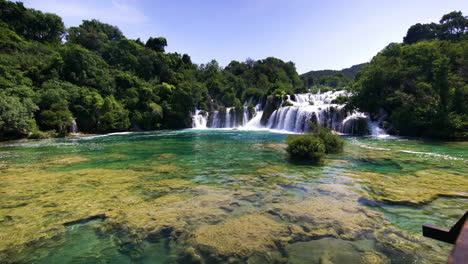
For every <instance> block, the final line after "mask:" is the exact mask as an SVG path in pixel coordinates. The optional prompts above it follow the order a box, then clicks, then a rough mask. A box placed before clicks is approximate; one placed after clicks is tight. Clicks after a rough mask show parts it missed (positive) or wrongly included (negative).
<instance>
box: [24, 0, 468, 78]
mask: <svg viewBox="0 0 468 264" xmlns="http://www.w3.org/2000/svg"><path fill="white" fill-rule="evenodd" d="M23 2H24V4H25V6H26V7H28V8H34V9H38V10H41V11H43V12H48V13H55V14H57V15H59V16H61V17H62V19H63V21H64V23H65V26H66V27H71V26H78V25H79V24H81V21H82V20H90V19H98V20H99V21H101V22H104V23H108V24H111V25H115V26H118V27H119V28H120V29H121V30H122V32H123V33H124V35H125V36H126V37H127V38H129V39H137V38H140V39H141V40H143V41H146V40H147V39H148V38H149V37H159V36H162V37H165V38H166V39H167V42H168V47H167V48H166V51H168V52H178V53H180V54H184V53H187V54H189V55H190V57H191V58H192V61H193V62H194V63H197V64H201V63H207V62H209V61H211V60H212V59H215V60H217V61H218V62H219V64H220V65H221V66H226V65H228V64H229V62H230V61H232V60H237V61H245V59H247V58H252V59H255V60H259V59H264V58H266V57H277V58H280V59H282V60H284V61H292V62H294V63H295V65H296V68H297V71H298V72H299V73H305V72H308V71H310V70H323V69H334V70H340V69H342V68H347V67H350V66H352V65H355V64H359V63H363V62H368V61H370V60H371V59H372V57H373V56H374V55H376V54H377V53H378V52H379V51H380V50H382V49H383V48H384V47H385V46H387V45H388V44H389V43H391V42H402V39H403V37H404V36H405V34H406V32H407V30H408V28H409V27H410V26H412V25H414V24H416V23H430V22H438V21H439V20H440V18H441V17H442V16H443V15H444V14H447V13H449V12H451V11H454V10H457V11H462V12H463V14H464V15H468V1H466V0H353V1H351V0H323V1H322V0H283V1H279V0H198V1H196V0H184V1H182V0H154V1H151V0H23Z"/></svg>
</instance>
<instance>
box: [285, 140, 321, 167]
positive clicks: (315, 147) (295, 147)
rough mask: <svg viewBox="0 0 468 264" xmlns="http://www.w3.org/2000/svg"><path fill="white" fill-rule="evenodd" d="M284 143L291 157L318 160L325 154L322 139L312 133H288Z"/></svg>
mask: <svg viewBox="0 0 468 264" xmlns="http://www.w3.org/2000/svg"><path fill="white" fill-rule="evenodd" d="M286 144H287V145H288V146H287V147H286V151H287V152H288V154H289V155H290V156H291V158H293V159H299V160H308V161H312V162H318V161H320V160H321V159H322V158H323V157H324V156H325V145H324V143H323V141H322V140H321V139H320V138H319V137H317V136H315V135H312V134H304V135H289V136H288V137H287V138H286Z"/></svg>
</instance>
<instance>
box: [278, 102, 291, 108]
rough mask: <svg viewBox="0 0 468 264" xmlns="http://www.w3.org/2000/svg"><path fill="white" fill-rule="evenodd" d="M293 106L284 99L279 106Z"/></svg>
mask: <svg viewBox="0 0 468 264" xmlns="http://www.w3.org/2000/svg"><path fill="white" fill-rule="evenodd" d="M287 106H293V104H292V103H291V102H289V101H284V102H283V105H282V106H281V107H287Z"/></svg>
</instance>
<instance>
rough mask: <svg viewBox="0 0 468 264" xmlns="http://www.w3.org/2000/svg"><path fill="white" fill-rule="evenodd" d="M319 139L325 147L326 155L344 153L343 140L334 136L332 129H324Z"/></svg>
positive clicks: (319, 134)
mask: <svg viewBox="0 0 468 264" xmlns="http://www.w3.org/2000/svg"><path fill="white" fill-rule="evenodd" d="M318 137H319V138H320V139H321V140H322V141H323V143H324V145H325V153H327V154H336V153H340V152H342V151H343V145H344V142H343V140H341V138H340V136H338V135H336V134H332V133H331V131H330V129H328V128H327V129H324V128H322V129H321V130H320V132H319V133H318Z"/></svg>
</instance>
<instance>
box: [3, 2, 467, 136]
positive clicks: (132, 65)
mask: <svg viewBox="0 0 468 264" xmlns="http://www.w3.org/2000/svg"><path fill="white" fill-rule="evenodd" d="M466 33H467V19H466V18H465V17H463V15H462V13H461V12H452V13H450V14H447V15H444V16H443V18H442V20H441V21H440V23H439V24H429V25H421V24H417V25H415V26H412V27H411V28H410V29H409V30H408V34H407V36H406V37H405V38H404V43H403V44H397V43H392V44H390V45H389V46H388V47H386V48H385V49H384V50H383V51H382V52H380V53H379V54H378V55H377V56H376V57H375V58H374V59H373V60H372V62H371V63H370V64H369V65H366V66H364V67H363V66H362V65H358V66H356V67H352V68H351V69H349V71H342V72H332V73H331V74H323V75H320V76H318V75H317V76H316V75H314V74H313V73H308V74H305V75H303V76H299V75H298V74H297V71H296V68H295V65H294V63H292V62H284V61H282V60H280V59H276V58H272V57H269V58H266V59H263V60H258V61H254V60H252V59H247V60H246V61H244V62H239V61H232V62H231V63H229V65H227V66H226V67H225V68H224V69H223V68H221V67H220V66H219V64H218V63H217V62H216V61H215V60H213V61H210V62H208V63H206V64H201V65H197V64H194V63H193V62H192V61H191V58H190V56H189V55H188V54H183V55H182V54H178V53H167V52H165V48H166V47H167V45H168V43H169V42H168V41H167V40H166V39H165V38H163V37H159V36H155V37H151V38H149V39H148V40H147V41H146V43H144V42H143V41H141V40H140V39H136V40H132V39H128V38H126V37H125V36H124V34H123V33H122V32H121V31H120V30H119V28H117V27H115V26H112V25H108V24H105V23H102V22H100V21H98V20H85V21H83V22H82V24H81V25H79V26H77V27H71V28H68V29H67V28H65V26H64V24H63V21H62V19H61V18H60V17H59V16H57V15H54V14H48V13H43V12H41V11H38V10H34V9H29V8H26V7H24V5H23V3H21V2H10V1H6V0H0V140H5V139H9V138H18V137H30V138H41V137H47V136H57V135H65V134H67V133H68V132H69V131H70V129H71V127H72V125H74V124H75V123H76V124H77V126H78V127H79V130H80V132H85V133H97V132H99V133H102V132H112V131H125V130H154V129H177V128H186V127H190V126H191V112H193V110H194V109H195V108H197V109H200V110H205V111H215V110H221V111H222V110H223V109H224V108H225V107H236V108H238V109H240V108H241V107H242V106H244V105H247V104H249V105H254V104H256V103H257V102H258V101H259V100H265V98H266V96H268V95H275V96H277V97H278V98H279V97H282V96H283V95H286V94H293V93H300V92H307V91H318V90H322V91H324V90H327V89H344V88H348V89H349V88H350V87H352V91H353V93H354V94H355V96H354V97H352V98H351V99H350V100H342V101H343V102H345V101H350V103H349V106H352V107H354V108H356V109H359V110H361V111H366V112H370V113H372V114H377V113H380V112H382V110H383V111H385V112H386V113H387V114H388V120H389V121H390V122H391V123H393V124H394V130H393V132H395V133H399V134H401V135H412V136H431V137H442V138H451V139H453V138H458V139H466V138H467V137H468V135H467V130H468V128H467V122H468V121H467V112H468V111H467V110H468V109H467V98H468V96H467V95H468V92H467V89H468V88H467V87H468V86H467V72H468V66H467V62H466V58H467V55H468V47H467V45H468V44H467V41H468V40H467V37H466V36H467V34H466ZM361 67H363V70H362V71H361V72H359V73H357V75H356V71H357V70H359V69H361ZM355 75H356V77H355V78H354V76H355Z"/></svg>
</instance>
